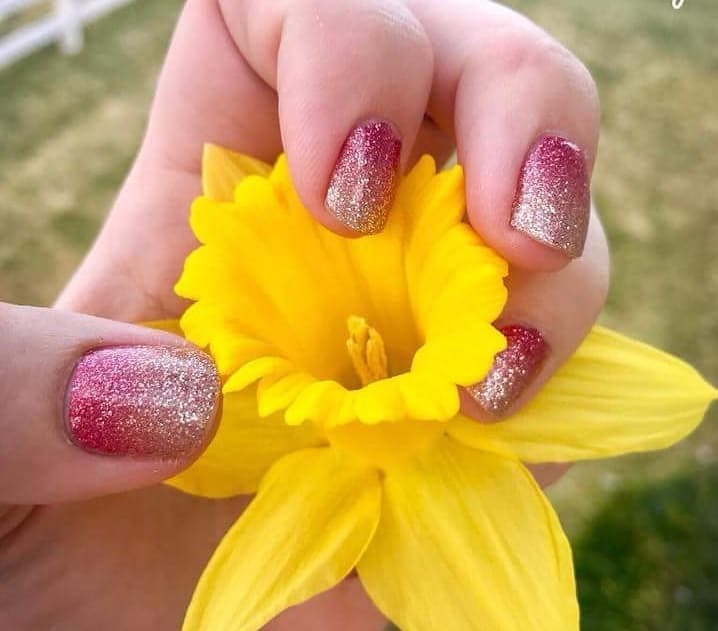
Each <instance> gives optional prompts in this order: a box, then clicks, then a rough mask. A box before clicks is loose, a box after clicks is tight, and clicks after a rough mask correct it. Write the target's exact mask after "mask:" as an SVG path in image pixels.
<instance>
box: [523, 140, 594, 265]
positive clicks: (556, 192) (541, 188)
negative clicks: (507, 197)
mask: <svg viewBox="0 0 718 631" xmlns="http://www.w3.org/2000/svg"><path fill="white" fill-rule="evenodd" d="M590 208H591V193H590V188H589V181H588V168H587V167H586V159H585V157H584V155H583V152H582V151H581V149H580V148H579V147H578V146H577V145H575V144H574V143H572V142H569V141H568V140H566V139H565V138H561V137H559V136H544V137H543V138H541V139H540V140H539V141H538V142H537V143H536V144H535V145H534V147H533V148H532V149H531V151H530V152H529V154H528V156H527V157H526V160H525V161H524V164H523V166H522V167H521V174H520V175H519V182H518V188H517V191H516V197H515V199H514V205H513V215H512V217H511V225H512V226H513V227H514V228H516V230H520V231H521V232H523V233H525V234H527V235H528V236H529V237H531V238H533V239H535V240H536V241H539V242H541V243H543V244H545V245H548V246H550V247H552V248H554V249H556V250H560V251H561V252H564V253H565V254H566V255H568V256H570V257H571V258H577V257H579V256H581V253H582V252H583V246H584V243H585V242H586V232H587V230H588V218H589V214H590Z"/></svg>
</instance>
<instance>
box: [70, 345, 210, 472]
mask: <svg viewBox="0 0 718 631" xmlns="http://www.w3.org/2000/svg"><path fill="white" fill-rule="evenodd" d="M219 392H220V382H219V377H218V376H217V371H216V369H215V367H214V363H213V362H212V359H211V358H210V357H209V356H208V355H206V354H205V353H203V352H201V351H199V350H196V349H193V348H189V347H175V346H116V347H108V348H102V349H98V350H93V351H90V352H89V353H87V354H86V355H84V356H83V357H82V358H81V359H80V360H79V361H78V362H77V364H76V366H75V369H74V371H73V373H72V376H71V378H70V383H69V384H68V389H67V395H66V403H65V418H66V427H67V432H68V434H69V435H70V438H71V440H72V442H73V443H75V444H76V445H78V446H79V447H82V448H83V449H86V450H88V451H93V452H96V453H101V454H107V455H114V456H142V457H148V458H160V459H174V458H180V457H182V456H187V455H189V454H191V453H193V452H194V451H196V450H197V448H198V447H199V446H200V445H201V444H202V443H203V442H204V441H205V438H206V436H207V432H208V430H209V428H210V427H211V425H212V419H213V417H214V414H215V410H216V408H217V404H218V399H219Z"/></svg>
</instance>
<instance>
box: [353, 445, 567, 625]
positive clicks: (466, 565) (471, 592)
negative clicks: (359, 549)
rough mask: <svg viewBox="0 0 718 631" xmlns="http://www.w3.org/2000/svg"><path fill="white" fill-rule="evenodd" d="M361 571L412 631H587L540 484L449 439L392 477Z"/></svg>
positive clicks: (510, 463) (390, 612)
mask: <svg viewBox="0 0 718 631" xmlns="http://www.w3.org/2000/svg"><path fill="white" fill-rule="evenodd" d="M358 570H359V576H360V578H361V581H362V583H363V585H364V587H365V588H366V590H367V592H368V593H369V595H370V596H371V598H372V600H373V601H374V602H375V603H376V604H377V605H378V607H379V608H380V609H381V610H382V611H383V612H384V613H385V614H386V615H387V616H388V617H389V618H390V619H392V620H393V621H394V622H395V623H396V624H397V625H398V626H399V627H400V628H401V629H402V630H403V631H437V629H442V630H443V629H446V630H447V631H449V630H450V631H489V630H490V631H518V630H520V631H574V630H578V607H577V604H576V594H575V584H574V578H573V567H572V562H571V550H570V547H569V545H568V542H567V541H566V537H565V536H564V534H563V531H562V530H561V526H560V524H559V522H558V519H557V517H556V515H555V513H554V512H553V509H552V508H551V506H550V505H549V503H548V501H547V500H546V499H545V497H544V496H543V494H542V493H541V491H540V489H539V488H538V487H537V486H536V483H535V482H534V480H533V478H532V477H531V474H530V473H528V472H527V471H526V469H525V468H524V467H523V466H522V465H521V464H520V463H519V462H517V461H515V460H511V459H506V458H503V457H501V456H497V455H495V454H488V453H483V452H479V451H474V450H472V449H469V448H467V447H464V446H463V445H460V444H458V443H455V442H454V441H453V440H451V439H449V438H446V437H445V438H443V439H442V440H441V441H440V442H439V444H438V445H437V447H436V448H435V449H432V450H430V451H428V452H426V453H425V454H424V455H423V456H422V457H421V458H420V459H417V460H414V461H413V462H412V463H411V464H407V465H405V466H404V467H403V468H400V469H394V470H391V471H389V472H388V473H387V474H386V479H385V482H384V495H383V500H382V513H381V520H380V522H379V527H378V528H377V531H376V535H375V536H374V539H373V540H372V542H371V544H370V545H369V548H368V549H367V551H366V553H365V555H364V556H363V557H362V559H361V561H360V562H359V565H358Z"/></svg>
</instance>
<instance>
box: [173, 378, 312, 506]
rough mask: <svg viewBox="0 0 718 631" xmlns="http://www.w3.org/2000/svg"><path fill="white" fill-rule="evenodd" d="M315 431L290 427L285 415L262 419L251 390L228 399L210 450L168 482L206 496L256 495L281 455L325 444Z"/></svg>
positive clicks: (308, 425) (310, 427) (185, 490)
mask: <svg viewBox="0 0 718 631" xmlns="http://www.w3.org/2000/svg"><path fill="white" fill-rule="evenodd" d="M321 442H322V439H321V438H320V437H319V435H318V434H317V433H316V431H315V429H314V427H313V426H312V425H311V424H309V423H306V424H304V425H302V426H301V427H288V426H287V425H286V423H285V422H284V419H283V418H282V415H281V414H274V415H272V416H270V417H268V418H264V419H260V418H258V416H257V399H256V397H255V394H254V392H253V391H252V390H245V391H243V392H239V393H236V394H227V395H224V397H223V402H222V418H221V420H220V423H219V429H218V430H217V434H216V435H215V436H214V438H213V440H212V442H211V443H210V444H209V447H207V449H206V451H205V452H204V453H203V454H202V455H201V456H200V457H199V458H198V459H197V460H196V461H195V462H194V463H193V464H192V465H191V466H190V467H189V468H188V469H185V470H184V471H183V472H182V473H180V474H179V475H177V476H175V477H174V478H171V479H170V480H168V481H167V484H169V485H170V486H174V487H175V488H178V489H180V490H181V491H184V492H186V493H191V494H193V495H201V496H203V497H215V498H219V497H231V496H233V495H240V494H242V493H254V492H255V491H256V490H257V486H258V485H259V481H260V480H261V479H262V476H263V475H264V474H265V473H266V472H267V470H268V469H269V467H271V466H272V464H274V462H275V461H277V460H278V459H279V458H281V457H282V456H284V455H286V454H288V453H291V452H293V451H297V450H300V449H303V448H305V447H310V446H315V445H319V444H321Z"/></svg>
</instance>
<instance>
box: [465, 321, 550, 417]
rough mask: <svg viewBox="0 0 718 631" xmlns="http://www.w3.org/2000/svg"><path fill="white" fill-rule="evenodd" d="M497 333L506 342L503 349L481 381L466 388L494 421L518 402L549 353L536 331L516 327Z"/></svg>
mask: <svg viewBox="0 0 718 631" xmlns="http://www.w3.org/2000/svg"><path fill="white" fill-rule="evenodd" d="M500 330H501V332H502V333H503V334H504V335H505V336H506V340H507V342H508V345H507V347H506V349H505V350H503V351H502V352H501V353H499V354H498V355H497V356H496V357H495V359H494V364H493V366H492V368H491V370H490V371H489V374H488V375H486V377H485V378H484V380H483V381H480V382H479V383H477V384H475V385H473V386H469V387H468V388H467V391H468V392H469V394H470V395H471V396H472V397H473V399H474V400H475V401H476V402H477V403H478V404H479V405H480V406H481V408H482V409H484V410H485V411H486V412H488V413H489V414H491V415H492V416H494V417H500V416H502V415H503V414H504V413H505V412H506V411H507V410H508V409H509V408H510V407H511V405H512V404H513V403H514V402H515V401H516V399H518V397H519V396H520V395H521V393H522V392H523V391H524V389H525V388H526V386H527V385H528V384H529V383H530V381H531V380H532V379H533V378H534V377H535V376H536V373H537V372H538V371H539V369H540V368H541V365H542V364H543V361H544V359H545V358H546V356H547V355H548V352H549V346H548V344H547V343H546V340H544V338H543V336H542V335H541V333H539V331H537V330H536V329H533V328H529V327H525V326H521V325H518V324H517V325H510V326H504V327H501V329H500Z"/></svg>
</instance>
